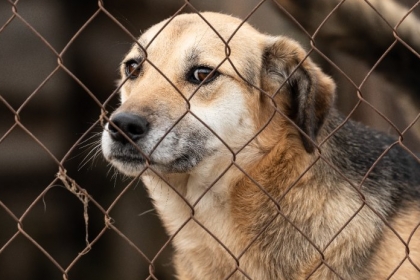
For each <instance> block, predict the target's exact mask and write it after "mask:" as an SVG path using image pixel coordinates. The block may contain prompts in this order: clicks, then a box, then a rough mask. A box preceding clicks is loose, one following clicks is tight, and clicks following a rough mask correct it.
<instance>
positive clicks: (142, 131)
mask: <svg viewBox="0 0 420 280" xmlns="http://www.w3.org/2000/svg"><path fill="white" fill-rule="evenodd" d="M111 122H112V124H111V123H110V124H108V130H109V134H110V135H111V137H112V138H113V139H114V140H116V141H119V142H123V143H125V142H128V140H127V138H129V139H131V140H133V141H137V140H139V139H140V138H142V137H143V136H144V135H146V133H147V132H148V130H149V122H148V121H147V120H146V118H144V117H142V116H138V115H135V114H131V113H118V114H116V115H115V116H113V117H112V118H111ZM117 128H118V129H117ZM121 132H122V133H121Z"/></svg>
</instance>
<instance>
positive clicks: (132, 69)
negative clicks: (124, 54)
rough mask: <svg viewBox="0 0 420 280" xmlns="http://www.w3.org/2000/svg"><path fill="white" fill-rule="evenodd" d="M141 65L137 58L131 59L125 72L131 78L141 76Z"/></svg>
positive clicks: (126, 65)
mask: <svg viewBox="0 0 420 280" xmlns="http://www.w3.org/2000/svg"><path fill="white" fill-rule="evenodd" d="M140 73H141V65H140V64H139V63H138V62H137V61H135V60H129V61H127V62H126V63H125V74H126V75H127V76H128V77H129V78H130V79H135V78H137V77H138V76H140Z"/></svg>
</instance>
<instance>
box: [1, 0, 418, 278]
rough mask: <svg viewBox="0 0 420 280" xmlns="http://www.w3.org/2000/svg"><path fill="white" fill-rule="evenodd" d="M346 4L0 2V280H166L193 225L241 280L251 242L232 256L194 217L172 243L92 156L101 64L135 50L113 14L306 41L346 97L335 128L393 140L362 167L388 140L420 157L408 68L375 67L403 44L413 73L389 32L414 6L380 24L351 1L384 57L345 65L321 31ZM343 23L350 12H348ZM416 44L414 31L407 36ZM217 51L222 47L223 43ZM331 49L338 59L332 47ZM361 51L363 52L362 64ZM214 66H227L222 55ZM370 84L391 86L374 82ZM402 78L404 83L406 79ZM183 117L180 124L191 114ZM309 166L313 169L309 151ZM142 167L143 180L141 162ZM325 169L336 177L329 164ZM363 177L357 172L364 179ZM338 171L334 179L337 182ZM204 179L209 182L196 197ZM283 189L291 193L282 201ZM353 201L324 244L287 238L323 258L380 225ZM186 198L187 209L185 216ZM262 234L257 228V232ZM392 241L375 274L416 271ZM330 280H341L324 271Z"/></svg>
mask: <svg viewBox="0 0 420 280" xmlns="http://www.w3.org/2000/svg"><path fill="white" fill-rule="evenodd" d="M297 2H303V1H297ZM348 2H351V0H347V1H345V0H343V1H320V2H319V5H320V7H319V9H321V8H324V10H323V12H324V14H322V13H320V12H319V11H317V10H316V9H313V8H311V7H310V6H312V5H313V4H307V5H308V7H307V10H308V11H309V13H311V12H312V13H314V14H316V15H317V16H318V18H316V17H315V16H313V15H308V14H304V10H305V7H304V6H301V7H300V6H299V5H301V4H296V3H295V4H293V1H281V0H279V1H269V0H262V1H248V2H247V3H246V4H243V3H242V2H241V1H230V2H229V3H227V2H220V3H219V2H217V1H216V2H214V3H213V5H214V6H211V5H210V4H208V3H205V1H175V0H173V1H167V2H166V3H165V2H162V3H159V4H157V3H155V2H153V1H145V2H142V3H134V1H126V2H124V3H121V4H118V2H111V1H110V2H109V3H108V2H107V1H102V0H99V1H98V2H90V3H82V2H81V3H72V2H71V1H63V2H62V3H61V4H58V3H53V2H50V1H43V2H42V3H37V4H34V3H31V2H29V1H24V0H20V1H19V0H17V1H11V0H8V1H3V3H1V4H0V10H1V11H0V26H1V27H0V52H1V53H0V61H2V64H1V67H0V68H1V69H0V75H1V76H2V78H1V77H0V94H1V95H0V108H1V109H0V119H1V121H0V177H1V178H0V221H1V224H2V226H1V228H2V229H1V231H0V279H59V278H63V279H96V278H98V279H99V278H100V279H115V278H116V277H118V278H121V279H173V274H174V272H173V268H172V265H171V255H172V254H173V252H172V248H171V241H172V240H173V238H174V237H175V236H176V235H177V234H178V233H179V232H180V231H181V230H182V228H183V227H184V226H185V225H186V224H187V223H188V222H189V221H194V222H195V223H196V224H198V225H199V226H200V227H201V228H202V229H203V230H205V231H206V232H207V233H208V235H210V236H212V238H214V240H216V241H218V242H219V243H220V245H221V246H222V247H223V248H224V249H225V251H226V252H227V253H228V254H229V255H230V256H231V257H232V259H233V260H234V261H235V262H236V263H237V264H238V265H237V267H236V268H235V269H234V270H233V271H231V273H230V274H228V275H226V278H225V279H229V278H231V277H233V275H237V274H238V273H239V274H241V275H243V277H245V279H252V278H251V276H249V275H248V274H247V271H244V270H243V269H242V268H241V266H240V263H241V257H242V256H243V255H244V254H245V253H246V252H247V250H248V249H249V248H250V247H251V246H252V245H253V243H252V242H251V243H250V244H248V245H247V246H246V248H245V249H244V251H243V252H241V253H240V254H239V255H235V254H234V253H233V252H232V250H231V248H229V247H227V246H226V245H225V244H223V243H222V242H221V241H220V240H219V239H218V238H217V237H216V236H215V235H214V233H212V232H211V231H210V230H208V229H207V228H206V227H205V226H204V225H203V223H202V222H200V221H199V220H198V219H197V218H196V217H195V216H194V214H192V215H191V217H190V218H189V219H188V220H186V221H185V223H184V224H183V226H182V227H181V228H179V229H178V231H177V232H176V233H175V234H174V235H172V236H167V235H166V234H165V232H164V231H163V230H162V228H161V226H160V222H159V220H158V218H157V217H156V216H157V215H156V214H155V213H154V210H153V207H152V205H151V204H150V202H149V201H148V198H147V194H146V193H145V191H144V190H143V187H142V183H141V182H140V180H139V178H134V179H132V178H126V177H123V176H121V175H118V174H116V173H114V172H115V171H114V170H113V169H112V168H111V167H110V166H108V165H107V164H106V163H105V162H104V160H102V159H101V155H100V150H99V149H98V145H99V144H100V143H99V139H100V132H101V130H102V128H103V125H104V123H105V122H108V121H109V115H110V113H112V111H113V110H114V109H115V108H116V106H117V104H118V90H119V87H117V88H116V89H115V87H114V82H113V80H115V79H117V78H118V75H117V73H116V71H115V69H117V67H118V63H119V59H121V58H122V56H123V53H124V52H126V51H127V50H128V48H129V46H130V45H131V44H132V43H133V42H135V41H136V38H137V37H138V35H139V34H138V31H137V30H138V29H140V28H137V27H134V28H133V27H132V25H133V21H132V20H131V19H126V18H125V17H126V16H125V14H124V13H126V14H127V18H128V17H132V18H133V20H134V21H136V22H135V23H134V24H138V25H140V26H142V27H141V28H142V29H145V28H147V27H148V26H150V25H152V24H153V23H157V22H158V21H160V20H161V19H163V18H166V17H175V16H176V15H178V14H181V13H184V12H193V13H197V14H199V15H200V16H201V14H200V11H202V10H203V9H214V10H216V11H220V10H222V11H223V10H224V9H225V10H226V12H227V13H234V14H240V15H241V16H242V18H243V19H244V22H247V21H249V22H251V23H254V25H256V26H257V27H259V26H258V24H261V28H262V29H267V30H268V31H273V30H274V32H276V30H277V29H275V28H279V29H278V30H277V31H278V33H280V32H281V31H280V30H282V31H284V29H289V32H290V34H288V35H291V36H295V37H297V38H298V39H299V40H300V41H302V42H303V44H304V45H306V49H307V50H308V56H309V55H310V56H311V57H314V59H315V60H316V61H317V62H319V63H320V64H322V66H323V69H326V71H328V72H330V73H332V75H333V76H334V78H336V80H337V82H338V85H339V88H340V87H345V88H347V91H345V90H344V89H343V90H341V89H340V91H339V94H340V96H339V97H338V99H339V100H338V103H339V104H338V105H339V106H340V107H341V109H342V110H344V111H345V112H346V114H347V119H349V118H350V117H351V118H356V119H359V120H362V121H364V122H366V123H370V124H372V125H373V126H376V127H377V128H379V129H382V130H387V131H388V132H389V133H391V134H394V135H395V136H396V139H397V140H396V142H395V143H394V144H393V145H391V146H390V147H388V148H387V149H386V151H385V152H384V153H383V154H382V155H381V156H380V157H379V158H378V159H377V160H376V161H375V163H374V164H373V165H372V167H371V169H373V168H374V167H375V165H376V164H377V163H378V162H379V161H380V160H381V159H382V158H383V157H384V156H385V155H386V153H387V152H388V151H389V150H390V149H391V148H392V147H393V146H394V145H398V146H401V147H403V148H404V149H405V150H406V151H408V152H409V153H410V154H411V155H412V156H413V157H414V158H416V159H417V160H418V161H419V158H418V157H417V156H416V153H417V152H419V151H420V149H418V144H419V138H418V137H419V135H420V126H419V122H418V119H419V117H420V114H419V109H418V108H419V107H418V105H419V104H420V103H419V102H418V100H420V98H419V96H418V92H419V91H418V90H419V88H420V87H419V86H418V85H417V84H416V83H417V82H418V77H417V75H418V72H416V71H415V70H416V69H417V68H405V69H396V67H388V65H389V62H388V60H390V62H394V60H393V57H394V53H393V52H396V51H399V50H400V49H403V51H404V53H405V55H406V56H407V57H409V58H410V59H409V61H408V62H407V61H404V62H407V63H408V64H407V65H410V67H411V66H412V67H418V65H420V54H419V48H417V47H418V45H413V42H416V41H415V39H412V38H409V37H408V38H407V37H405V36H404V34H403V35H401V28H402V26H403V25H404V24H406V23H407V22H408V21H410V22H411V21H415V19H416V13H418V6H419V4H420V1H418V2H416V1H406V2H407V3H406V4H407V6H406V7H407V9H406V12H405V13H404V14H403V16H402V17H400V18H398V20H395V18H394V19H390V18H389V17H387V15H384V14H383V10H381V7H380V5H379V6H378V5H375V3H377V2H376V1H367V0H366V1H357V2H363V3H364V5H365V6H364V7H365V9H367V10H369V16H370V17H374V18H375V21H377V22H381V24H382V25H386V26H387V32H386V36H387V37H386V38H385V39H384V40H382V41H381V38H373V39H372V41H371V42H373V43H375V42H377V43H378V44H384V45H386V48H385V49H381V50H375V51H376V52H373V51H374V49H375V46H372V49H366V56H368V57H367V58H366V57H364V55H365V53H364V52H359V53H356V54H355V56H356V59H353V58H351V56H352V53H351V50H346V49H345V47H344V48H343V46H342V45H340V43H338V44H335V43H334V44H333V43H331V42H332V41H331V40H332V39H331V38H332V37H333V36H334V35H336V34H332V35H331V34H330V33H329V32H330V31H329V30H330V29H334V25H339V24H343V23H342V22H341V20H342V18H340V17H341V16H342V14H343V13H350V12H355V11H350V10H347V9H345V6H346V5H347V4H348ZM353 2H355V1H353ZM385 2H388V1H385ZM159 5H162V7H158V6H159ZM238 6H241V7H240V8H238ZM229 9H230V10H229ZM238 9H240V11H238ZM118 11H122V12H118ZM267 11H269V16H267V15H266V13H268V12H267ZM356 12H357V11H356ZM121 14H123V15H121ZM320 14H322V16H320ZM139 15H140V16H139ZM347 17H348V18H351V17H357V15H354V14H353V15H351V14H348V15H347ZM203 20H205V18H203ZM275 24H278V27H276V26H275ZM335 27H337V26H335ZM344 27H345V28H344V29H345V30H344V31H342V32H343V33H345V32H348V33H349V38H347V37H345V36H343V38H341V37H339V36H338V37H339V39H340V40H343V42H347V41H346V40H347V39H348V40H357V36H358V33H355V34H353V33H352V31H348V30H350V28H348V26H347V27H346V22H345V21H344ZM417 27H418V26H417ZM238 28H240V27H238ZM273 28H274V29H273ZM290 30H293V31H290ZM346 30H347V31H346ZM359 31H360V34H362V35H360V36H366V33H367V31H368V30H359ZM215 32H217V31H216V30H215ZM374 33H375V31H374V32H372V34H374ZM70 34H72V35H70ZM379 35H381V34H379ZM417 35H420V34H418V32H417ZM355 36H356V37H355ZM369 36H374V35H369ZM109 38H111V39H109ZM220 38H222V37H221V36H220ZM371 42H368V43H371ZM330 43H331V44H330ZM225 44H226V47H227V48H228V47H229V41H227V42H225ZM345 45H346V46H348V45H349V44H345ZM335 46H337V48H338V49H339V51H340V52H339V53H337V52H334V47H335ZM362 46H365V45H362ZM355 48H356V49H357V48H358V47H357V46H356V47H355ZM110 53H112V55H110ZM371 53H374V54H375V55H376V56H374V55H373V58H372V55H371ZM226 60H229V57H228V56H227V57H226ZM397 60H404V59H399V58H397ZM361 61H362V62H361ZM366 62H367V63H366ZM400 62H401V61H400ZM149 63H151V64H152V63H153V61H149ZM231 63H232V66H233V67H235V65H234V63H233V62H231ZM366 65H368V66H366ZM384 65H385V66H387V67H385V66H384ZM360 69H362V70H360ZM410 69H414V70H410ZM157 70H158V71H159V69H157ZM411 72H414V74H413V73H411ZM162 75H163V74H162ZM382 75H384V76H385V77H389V76H393V78H394V79H391V80H388V78H381V77H382ZM413 75H414V80H413V81H412V83H411V84H409V83H407V81H409V79H410V77H411V76H413ZM416 77H417V78H416ZM404 79H405V80H404ZM378 84H379V85H378ZM401 85H403V86H401ZM112 87H114V88H112ZM410 87H411V89H410ZM111 88H112V89H111ZM390 89H391V90H390ZM413 89H414V90H413ZM381 90H383V91H384V92H390V91H391V92H393V93H392V94H390V95H387V96H382V95H380V94H379V93H378V92H380V91H381ZM416 90H417V92H416ZM371 92H373V94H372V93H371ZM416 94H417V95H416ZM187 113H188V114H192V115H194V113H193V112H192V111H188V112H186V114H187ZM277 113H279V114H283V113H282V112H280V111H279V112H277ZM197 119H199V118H198V117H197ZM347 119H346V120H347ZM199 121H201V120H200V119H199ZM201 122H202V123H203V125H204V126H206V127H207V128H208V129H209V130H211V128H210V127H209V126H207V124H206V123H205V122H203V121H201ZM339 128H340V127H338V128H337V130H338V129H339ZM263 129H264V128H262V130H263ZM213 133H214V132H213ZM216 136H217V135H216ZM217 137H218V138H219V139H220V140H221V141H223V140H222V139H221V138H220V137H219V136H217ZM226 147H227V148H228V149H229V150H230V151H231V153H232V154H233V155H236V154H237V153H238V152H234V151H232V150H231V149H230V147H229V146H228V145H226ZM318 160H325V159H324V158H323V156H322V154H320V155H319V158H318ZM325 161H326V162H328V161H327V160H325ZM315 163H316V162H314V163H313V164H312V165H311V166H308V167H307V169H306V170H309V169H310V168H312V166H313V165H314V164H315ZM232 166H235V167H236V168H238V169H239V170H242V171H243V172H244V173H246V172H245V171H244V169H243V167H241V166H240V165H238V164H237V163H236V162H235V161H233V162H232V163H231V164H230V165H229V166H228V167H227V168H226V170H225V172H226V171H227V170H228V169H229V168H230V167H232ZM147 169H149V170H152V171H153V168H152V167H147ZM331 169H334V170H336V171H337V172H339V171H338V169H337V168H336V167H335V166H334V165H332V164H331ZM225 172H222V174H221V175H220V176H219V178H218V179H220V178H221V177H222V176H223V175H224V174H225ZM305 172H306V171H305ZM305 172H304V173H303V174H302V175H301V177H303V176H304V174H305ZM245 175H246V176H248V177H249V178H250V180H253V178H252V177H250V176H249V175H248V174H245ZM368 175H369V172H368V173H367V174H366V176H365V179H366V177H367V176H368ZM341 176H342V177H343V178H345V179H346V180H347V178H346V175H345V174H341ZM419 176H420V175H419ZM216 181H217V180H216ZM215 183H216V182H213V183H212V184H211V185H209V186H208V188H207V191H209V190H210V189H211V187H212V185H214V184H215ZM254 183H255V184H256V185H257V186H258V188H260V190H261V191H262V192H264V193H265V194H266V195H267V196H268V197H269V200H271V201H272V202H273V203H274V204H276V205H279V201H277V200H276V199H274V198H273V197H271V196H270V194H269V192H267V190H265V189H264V188H263V187H262V186H260V185H259V184H258V183H257V182H255V181H254ZM350 184H351V183H350ZM362 184H363V181H362V182H361V183H360V185H359V186H354V189H355V191H357V192H358V193H359V194H360V196H361V197H362V198H363V194H362V192H360V186H361V185H362ZM293 187H294V184H292V185H291V186H290V187H289V189H288V190H286V192H285V194H284V195H283V197H284V196H285V195H286V194H287V193H288V192H289V191H290V190H291V189H293ZM205 194H206V192H205V193H203V194H202V195H201V197H200V198H199V200H200V199H201V198H202V197H203V196H204V195H205ZM199 200H198V201H199ZM362 200H363V203H362V205H361V206H360V208H359V209H358V210H357V211H356V212H355V213H354V214H353V215H352V216H351V217H350V218H349V220H348V222H347V223H346V224H345V225H343V226H342V228H341V229H340V230H339V231H338V232H336V233H335V235H334V236H333V238H332V239H331V240H330V241H329V242H328V245H327V246H326V247H325V248H319V247H317V246H316V244H315V243H313V242H312V240H311V238H309V237H308V236H306V235H305V234H304V232H303V231H302V230H301V229H300V228H299V227H296V226H295V227H294V229H295V230H296V231H299V232H300V233H301V234H302V235H303V236H305V238H306V240H308V242H310V243H311V244H312V245H313V246H314V248H315V249H316V251H318V253H319V254H320V255H322V256H323V254H324V252H325V250H326V249H327V248H328V246H329V245H330V244H331V243H332V242H333V241H334V240H335V239H336V238H337V236H339V235H340V233H342V231H343V230H344V229H345V228H346V227H347V225H348V224H349V223H350V222H351V221H352V220H353V219H354V218H355V217H357V216H358V215H359V213H360V211H361V210H362V209H363V208H364V207H368V208H370V209H371V210H372V211H374V212H375V213H376V214H377V215H378V216H379V217H382V215H381V214H380V213H377V212H376V210H375V209H374V208H373V207H371V206H370V205H369V203H368V202H366V201H365V200H364V199H362ZM185 201H186V200H185ZM198 201H197V202H196V203H195V204H194V205H189V207H190V208H191V210H192V211H191V212H192V213H194V207H195V206H196V204H197V203H198ZM186 203H187V204H188V202H187V201H186ZM276 215H277V216H275V217H273V218H272V221H274V220H275V219H276V218H277V217H279V216H282V217H283V218H284V219H285V220H288V221H289V222H290V223H292V221H290V220H289V219H288V217H287V216H285V215H284V214H283V213H282V211H280V210H279V211H278V212H277V214H276ZM384 222H385V223H386V225H387V226H388V227H390V228H391V230H393V231H394V233H395V234H396V235H397V236H399V235H398V232H397V231H395V230H394V229H392V226H391V225H389V224H388V223H387V222H386V221H385V220H384ZM292 224H293V223H292ZM418 224H419V225H420V221H418ZM269 226H270V224H267V225H265V228H263V229H262V232H263V231H264V230H265V229H266V228H268V227H269ZM416 229H417V228H416ZM416 229H415V230H416ZM415 230H414V231H413V232H412V234H411V235H413V234H414V232H415ZM262 232H261V233H260V234H262ZM260 234H259V235H260ZM259 235H258V236H259ZM258 236H257V237H258ZM400 239H401V241H402V242H403V243H404V244H405V246H406V249H407V254H406V256H405V258H404V259H402V260H401V262H400V264H399V265H398V266H396V267H395V268H393V270H392V273H391V274H390V275H389V277H388V279H391V278H392V276H393V274H394V273H395V272H396V271H397V270H398V269H399V268H400V267H401V265H402V264H403V262H404V261H406V260H408V261H410V262H411V263H412V265H413V266H415V267H416V268H417V269H418V266H419V265H420V264H415V263H413V262H412V261H411V259H410V255H409V250H410V248H409V244H408V243H407V241H406V240H403V239H402V238H401V237H400ZM254 241H255V240H254ZM321 265H323V266H327V267H329V269H331V270H332V271H334V267H333V266H331V265H330V264H329V263H328V262H326V261H324V260H323V261H322V262H321V264H320V265H319V266H317V267H315V268H314V270H313V271H312V273H309V274H310V275H312V274H313V273H315V272H316V271H317V269H319V267H320V266H321ZM335 273H336V275H337V276H338V277H339V278H341V276H340V275H339V273H338V272H335ZM309 278H310V276H309Z"/></svg>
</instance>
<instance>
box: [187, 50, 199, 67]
mask: <svg viewBox="0 0 420 280" xmlns="http://www.w3.org/2000/svg"><path fill="white" fill-rule="evenodd" d="M201 53H202V52H201V51H200V50H199V49H198V48H197V47H192V48H191V49H189V50H187V56H186V61H187V63H188V64H190V65H197V64H198V63H199V57H200V54H201Z"/></svg>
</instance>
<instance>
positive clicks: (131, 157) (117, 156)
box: [111, 154, 146, 164]
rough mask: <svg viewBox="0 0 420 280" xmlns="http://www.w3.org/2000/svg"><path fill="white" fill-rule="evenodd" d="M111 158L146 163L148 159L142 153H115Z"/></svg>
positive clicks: (129, 162) (133, 162)
mask: <svg viewBox="0 0 420 280" xmlns="http://www.w3.org/2000/svg"><path fill="white" fill-rule="evenodd" d="M111 160H116V161H119V162H121V163H125V164H144V163H145V162H146V159H145V158H144V157H143V156H141V155H125V154H113V155H112V156H111Z"/></svg>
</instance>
